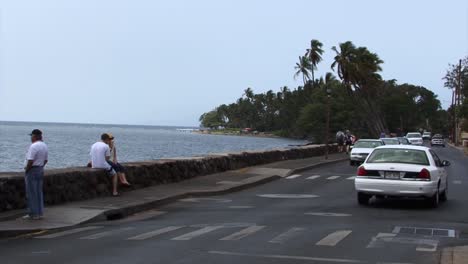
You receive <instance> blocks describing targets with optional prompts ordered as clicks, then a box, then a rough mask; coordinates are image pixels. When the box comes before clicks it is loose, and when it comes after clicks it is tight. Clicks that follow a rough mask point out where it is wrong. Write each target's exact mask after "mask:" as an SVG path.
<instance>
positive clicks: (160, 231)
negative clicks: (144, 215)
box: [127, 226, 183, 240]
mask: <svg viewBox="0 0 468 264" xmlns="http://www.w3.org/2000/svg"><path fill="white" fill-rule="evenodd" d="M182 227H183V226H168V227H164V228H161V229H158V230H154V231H151V232H147V233H143V234H140V235H137V236H133V237H129V238H127V240H145V239H148V238H152V237H155V236H159V235H162V234H165V233H169V232H171V231H174V230H177V229H180V228H182Z"/></svg>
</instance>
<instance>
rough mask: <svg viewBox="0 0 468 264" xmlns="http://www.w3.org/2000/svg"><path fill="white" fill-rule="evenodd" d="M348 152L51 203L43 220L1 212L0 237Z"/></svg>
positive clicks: (122, 211) (117, 214) (219, 187)
mask: <svg viewBox="0 0 468 264" xmlns="http://www.w3.org/2000/svg"><path fill="white" fill-rule="evenodd" d="M347 159H348V156H347V155H345V154H331V155H329V159H328V160H325V159H324V157H323V156H320V157H312V158H307V159H300V160H287V161H280V162H275V163H270V164H264V165H261V166H256V167H248V168H244V169H240V170H235V171H227V172H223V173H217V174H211V175H206V176H200V177H195V178H192V179H189V180H185V181H181V182H177V183H170V184H163V185H157V186H153V187H148V188H144V189H138V190H134V191H128V192H124V193H123V195H122V196H120V197H105V198H97V199H92V200H85V201H80V202H72V203H66V204H63V205H59V206H51V207H47V208H46V209H45V215H44V219H42V220H36V221H31V220H23V219H21V216H23V215H24V214H25V211H24V210H17V211H10V212H4V213H0V237H10V236H17V235H22V234H27V233H32V232H39V231H43V230H51V229H66V228H69V227H72V226H75V225H79V224H83V223H88V222H93V221H103V220H113V219H119V218H123V217H126V216H128V215H131V214H134V213H137V212H141V211H145V210H149V209H152V208H154V207H156V206H160V205H162V204H167V203H170V202H173V201H176V200H178V199H182V198H186V197H190V196H209V195H220V194H224V193H229V192H234V191H238V190H242V189H245V188H249V187H252V186H256V185H259V184H263V183H266V182H269V181H273V180H275V179H280V178H282V177H286V176H288V175H291V174H294V173H298V172H300V171H304V170H307V169H310V168H313V167H317V166H320V165H324V164H329V163H333V162H339V161H344V160H347Z"/></svg>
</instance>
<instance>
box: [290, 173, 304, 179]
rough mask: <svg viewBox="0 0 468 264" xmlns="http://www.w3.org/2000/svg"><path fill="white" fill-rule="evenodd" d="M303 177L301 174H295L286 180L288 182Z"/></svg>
mask: <svg viewBox="0 0 468 264" xmlns="http://www.w3.org/2000/svg"><path fill="white" fill-rule="evenodd" d="M301 176H302V175H301V174H294V175H291V176H288V177H286V179H287V180H292V179H296V178H299V177H301Z"/></svg>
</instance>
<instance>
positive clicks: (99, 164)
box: [88, 133, 120, 196]
mask: <svg viewBox="0 0 468 264" xmlns="http://www.w3.org/2000/svg"><path fill="white" fill-rule="evenodd" d="M110 141H111V139H110V136H109V134H107V133H104V134H102V135H101V141H98V142H96V143H94V144H93V145H92V146H91V152H90V156H91V162H90V163H88V167H89V166H90V167H92V168H93V169H104V170H106V172H107V174H108V175H109V176H111V177H112V196H119V195H120V194H119V193H118V191H117V173H116V172H115V170H114V169H113V168H112V166H111V165H110V164H109V161H110V158H111V153H110V148H109V144H110Z"/></svg>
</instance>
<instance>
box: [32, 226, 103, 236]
mask: <svg viewBox="0 0 468 264" xmlns="http://www.w3.org/2000/svg"><path fill="white" fill-rule="evenodd" d="M99 228H103V226H86V227H79V228H75V229H70V230H66V231H62V232H58V233H53V234H50V235H44V236H39V237H35V238H40V239H50V238H57V237H63V236H67V235H72V234H76V233H80V232H85V231H89V230H96V229H99Z"/></svg>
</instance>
